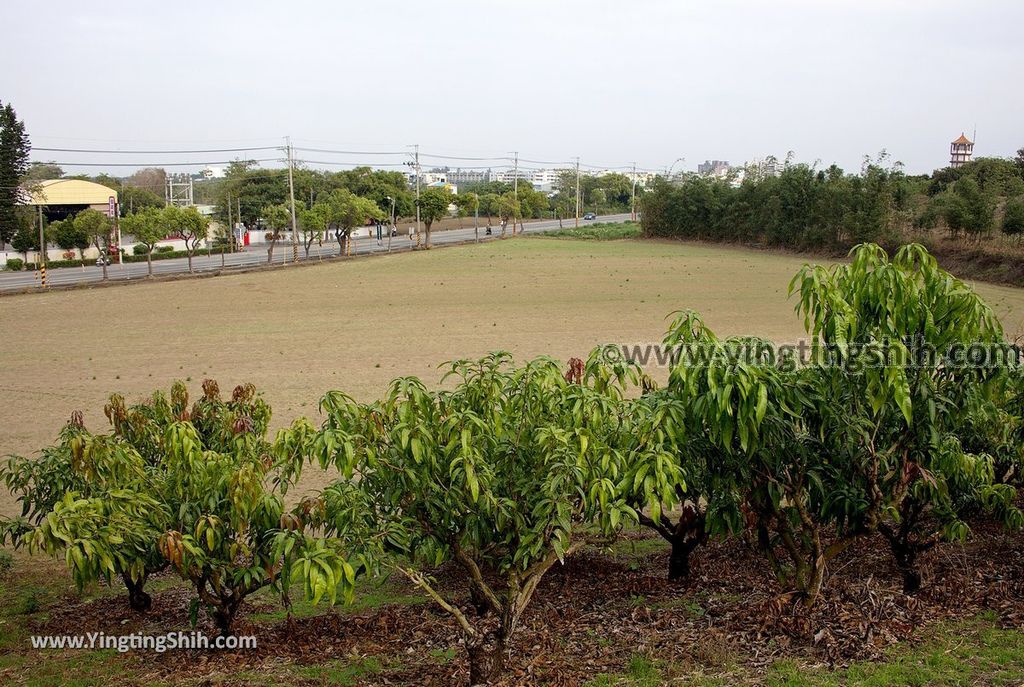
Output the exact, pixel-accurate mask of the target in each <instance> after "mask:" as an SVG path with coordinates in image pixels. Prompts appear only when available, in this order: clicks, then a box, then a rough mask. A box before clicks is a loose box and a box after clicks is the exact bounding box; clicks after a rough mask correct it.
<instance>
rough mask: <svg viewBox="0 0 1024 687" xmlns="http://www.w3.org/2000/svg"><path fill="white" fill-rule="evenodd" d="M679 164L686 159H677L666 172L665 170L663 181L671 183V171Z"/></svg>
mask: <svg viewBox="0 0 1024 687" xmlns="http://www.w3.org/2000/svg"><path fill="white" fill-rule="evenodd" d="M680 162H686V158H685V157H677V158H676V160H675V162H673V163H672V165H671V166H670V167H669V168H668V169H667V170H665V179H666V180H667V181H669V182H670V183H671V181H672V170H673V169H675V166H676V165H677V164H678V163H680Z"/></svg>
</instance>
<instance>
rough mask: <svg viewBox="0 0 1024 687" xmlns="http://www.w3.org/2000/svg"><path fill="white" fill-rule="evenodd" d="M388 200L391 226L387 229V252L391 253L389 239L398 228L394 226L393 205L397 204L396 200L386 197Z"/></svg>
mask: <svg viewBox="0 0 1024 687" xmlns="http://www.w3.org/2000/svg"><path fill="white" fill-rule="evenodd" d="M388 200H390V201H391V226H390V227H388V252H389V253H390V252H391V237H392V236H394V234H395V230H396V229H397V228H398V227H396V226H395V203H397V202H398V199H397V198H392V197H391V196H388Z"/></svg>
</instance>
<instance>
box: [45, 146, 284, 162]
mask: <svg viewBox="0 0 1024 687" xmlns="http://www.w3.org/2000/svg"><path fill="white" fill-rule="evenodd" d="M32 150H43V151H46V152H48V153H101V154H108V153H110V154H118V155H186V154H197V155H198V154H203V153H245V152H250V151H253V150H281V146H260V147H256V148H207V149H202V150H98V149H95V148H38V147H33V148H32ZM82 164H85V163H82Z"/></svg>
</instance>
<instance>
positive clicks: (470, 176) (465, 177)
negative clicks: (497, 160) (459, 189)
mask: <svg viewBox="0 0 1024 687" xmlns="http://www.w3.org/2000/svg"><path fill="white" fill-rule="evenodd" d="M446 171H447V173H448V181H449V182H450V183H452V184H483V183H487V182H489V181H491V177H492V172H491V170H490V169H459V168H456V169H446Z"/></svg>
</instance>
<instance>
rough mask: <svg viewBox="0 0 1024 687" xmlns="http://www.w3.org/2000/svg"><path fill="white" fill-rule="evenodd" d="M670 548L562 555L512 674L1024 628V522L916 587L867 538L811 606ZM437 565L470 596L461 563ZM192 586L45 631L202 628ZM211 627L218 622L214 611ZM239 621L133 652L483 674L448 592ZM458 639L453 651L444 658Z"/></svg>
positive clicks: (725, 547)
mask: <svg viewBox="0 0 1024 687" xmlns="http://www.w3.org/2000/svg"><path fill="white" fill-rule="evenodd" d="M635 536H636V538H638V539H641V538H646V537H647V535H646V534H641V535H635ZM666 559H667V547H666V550H665V551H663V552H662V551H659V552H657V553H652V554H649V555H643V554H631V553H629V554H627V553H622V554H619V555H611V554H609V553H600V552H586V553H583V554H581V555H578V556H577V557H575V558H574V559H572V560H570V561H568V562H567V563H566V565H565V566H556V568H554V569H552V571H551V572H550V573H549V574H548V575H547V576H546V577H545V579H544V581H543V582H542V584H541V586H540V587H539V589H538V592H537V594H536V596H535V597H534V602H533V604H532V606H531V608H530V609H529V610H528V611H527V615H526V617H525V619H524V622H523V625H522V626H521V627H520V629H519V630H518V632H517V634H516V635H515V637H514V639H513V643H512V651H511V656H510V659H509V661H508V669H509V673H508V678H507V680H506V681H505V683H504V684H507V685H536V684H545V685H557V686H564V687H570V686H577V685H581V684H583V683H585V682H586V681H587V680H589V679H591V678H592V677H593V676H594V675H595V674H598V673H602V672H610V673H617V672H621V671H622V670H623V668H624V666H626V665H627V664H628V662H629V660H630V658H631V656H633V655H634V654H644V655H647V656H649V657H650V658H652V659H655V660H661V661H665V662H666V663H667V664H671V665H673V666H676V669H678V670H684V671H685V670H690V669H692V670H695V671H700V672H701V673H703V674H722V673H723V672H724V671H728V670H729V666H730V665H736V664H738V665H739V666H741V667H742V668H743V669H744V670H745V671H747V672H751V671H752V672H754V673H757V672H758V671H761V670H763V669H764V668H766V667H767V666H768V665H770V664H771V663H772V662H773V661H775V660H777V659H779V658H783V657H790V658H797V659H799V660H802V661H805V662H810V663H821V664H831V665H844V664H847V663H849V662H850V661H852V660H859V659H872V658H878V657H879V656H880V655H881V652H882V651H883V650H884V649H885V648H886V647H887V646H890V645H893V644H895V643H898V642H904V641H913V640H914V639H915V638H918V637H920V636H921V630H922V628H924V627H927V626H928V625H930V624H933V623H935V622H938V621H941V620H948V619H956V618H972V617H974V616H976V615H977V614H978V613H980V612H982V611H990V612H995V613H996V614H997V616H998V618H999V619H1000V623H1001V624H1002V625H1004V626H1006V627H1015V628H1021V627H1024V537H1022V536H1021V535H1020V534H1009V535H1008V534H1005V533H1004V532H1003V531H1002V530H1000V529H999V528H998V527H996V526H991V527H990V526H984V525H983V526H981V527H978V528H976V531H975V536H974V538H973V539H972V541H971V542H969V543H967V544H966V545H953V544H943V545H940V546H939V547H936V549H935V550H933V551H932V552H931V553H930V554H928V556H927V557H926V558H925V560H924V562H923V568H924V571H925V577H924V588H923V589H922V591H921V592H920V593H918V594H917V595H916V596H912V597H911V596H906V595H904V594H903V593H902V591H901V586H900V582H901V580H900V578H899V575H898V574H897V573H896V571H895V568H894V567H893V565H892V563H891V560H890V558H889V556H888V553H887V550H886V549H885V547H884V545H883V544H882V542H881V541H880V540H878V541H876V540H867V541H864V542H862V543H861V544H860V546H858V547H856V548H852V549H851V550H848V551H847V553H846V554H845V555H844V556H843V557H842V558H841V559H840V560H838V561H837V563H836V565H834V566H833V569H832V571H831V574H830V576H829V579H828V582H827V587H826V590H825V592H824V596H823V598H822V599H821V601H820V602H819V603H818V604H817V605H816V606H815V608H814V609H813V610H812V611H811V612H809V613H806V612H803V611H801V610H800V609H799V608H797V607H796V606H794V605H792V604H780V603H779V599H780V594H781V592H782V590H781V589H780V588H779V587H778V585H777V584H776V583H775V581H774V580H773V579H770V577H769V575H768V574H767V572H766V570H767V569H766V566H765V564H764V562H763V560H762V559H761V558H760V557H759V556H758V555H757V554H755V553H753V552H752V551H750V550H749V549H748V548H747V547H746V546H745V544H744V543H743V542H742V541H740V540H731V541H726V542H713V543H711V544H709V545H708V546H706V547H704V548H703V549H699V550H698V551H697V552H696V554H695V556H694V561H693V562H694V570H693V577H692V579H691V580H690V581H689V582H688V583H687V584H683V585H680V584H673V583H669V582H668V581H667V580H666V579H665V566H666ZM437 577H438V578H439V580H440V584H441V586H442V587H446V588H447V589H448V590H449V591H454V592H455V594H456V596H457V598H460V599H462V600H467V599H465V595H464V594H461V593H459V591H458V590H460V589H461V587H460V585H459V582H458V578H457V577H455V576H454V574H453V571H452V570H451V569H442V570H440V571H438V572H437ZM189 600H190V595H189V592H188V590H187V589H184V588H174V589H171V590H167V591H164V592H161V593H159V594H155V595H154V605H153V609H152V610H151V611H150V612H149V613H147V614H145V615H144V616H139V615H138V614H133V613H132V612H131V611H130V610H128V608H127V605H126V604H125V602H124V599H123V598H121V597H108V598H103V599H99V600H96V601H92V602H89V603H85V602H77V601H73V600H70V599H69V601H68V603H69V604H71V607H70V608H68V612H67V613H62V614H54V615H53V616H52V617H51V619H50V620H49V621H47V622H46V623H45V627H40V628H39V630H40V631H45V632H47V633H61V634H63V633H69V634H70V633H74V634H80V633H83V632H88V631H103V632H107V633H108V634H124V633H127V632H132V631H138V632H145V633H158V632H166V631H176V630H185V631H187V630H188V621H187V614H188V604H189ZM250 609H251V606H250ZM245 610H246V609H243V614H244V613H245ZM200 629H204V630H205V631H206V632H207V633H208V634H210V635H212V634H213V630H212V627H210V626H208V625H205V626H204V625H201V626H200ZM237 633H238V634H240V635H245V634H254V635H256V636H257V638H258V643H259V648H258V649H256V650H249V651H240V652H212V651H211V652H185V651H177V652H168V653H165V654H156V653H150V654H148V655H147V654H139V653H132V654H129V655H128V657H127V658H126V659H125V660H131V661H133V662H134V663H136V664H137V665H136V666H135V668H137V669H138V671H139V673H137V674H141V675H142V676H144V678H145V679H146V680H147V681H148V680H156V679H159V680H165V681H167V680H176V679H191V680H196V679H197V678H199V676H207V678H206V684H225V685H232V684H240V683H243V682H244V681H245V679H244V677H241V676H239V675H238V673H239V671H255V672H261V673H264V672H265V673H272V674H274V675H277V676H278V679H280V680H282V681H287V682H288V683H295V684H306V683H308V684H319V683H320V682H322V680H321V679H319V678H314V677H310V678H305V677H303V676H302V675H301V674H299V673H296V672H289V670H288V669H289V665H290V664H298V665H308V666H315V665H323V664H325V663H327V662H329V661H331V660H332V659H345V660H348V661H351V660H353V659H356V658H365V657H368V656H374V657H377V658H378V659H379V661H380V663H381V665H383V667H384V669H383V670H382V671H380V672H375V673H372V674H367V675H365V676H363V677H362V678H361V679H362V680H363V681H364V682H363V683H361V684H372V685H452V684H465V682H466V680H467V677H468V667H467V664H466V660H465V654H464V651H463V650H462V649H461V648H460V647H459V641H460V635H459V632H458V628H457V626H456V624H455V623H454V621H452V620H451V619H450V618H449V617H448V616H447V614H445V613H444V612H443V611H442V610H441V609H440V608H438V607H437V606H435V605H433V604H424V605H413V606H409V605H391V606H384V607H381V608H374V609H370V610H366V611H359V612H348V611H346V610H345V609H344V608H338V609H335V610H328V611H326V612H325V613H323V614H322V615H318V616H313V617H307V618H301V619H293V620H292V621H288V620H282V621H279V622H276V623H258V624H257V623H254V622H251V621H249V620H248V619H247V617H246V616H245V615H242V617H241V618H240V620H239V622H238V627H237ZM452 648H454V649H455V650H456V651H455V657H454V658H453V659H452V660H449V661H445V660H442V659H440V658H439V655H440V654H441V653H442V652H444V651H445V650H448V649H452ZM282 671H284V672H282ZM304 681H305V682H304Z"/></svg>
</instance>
